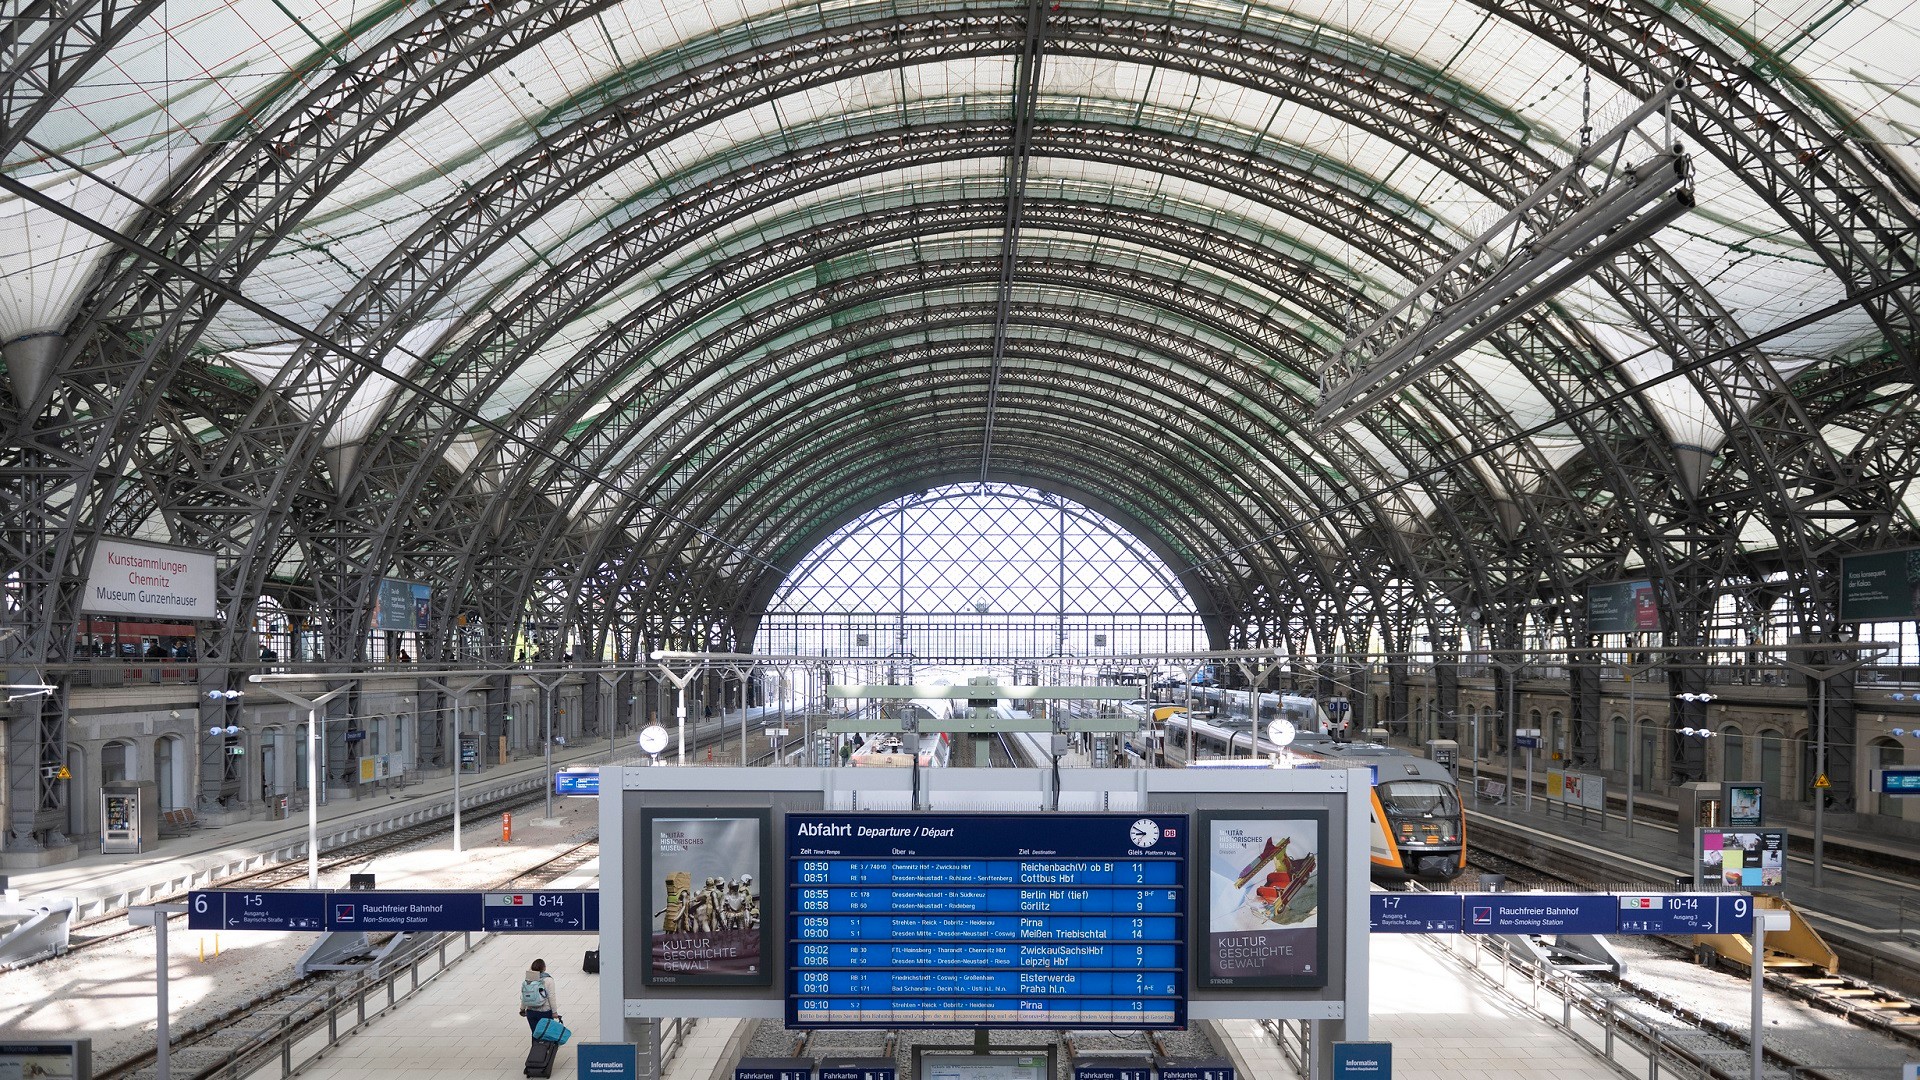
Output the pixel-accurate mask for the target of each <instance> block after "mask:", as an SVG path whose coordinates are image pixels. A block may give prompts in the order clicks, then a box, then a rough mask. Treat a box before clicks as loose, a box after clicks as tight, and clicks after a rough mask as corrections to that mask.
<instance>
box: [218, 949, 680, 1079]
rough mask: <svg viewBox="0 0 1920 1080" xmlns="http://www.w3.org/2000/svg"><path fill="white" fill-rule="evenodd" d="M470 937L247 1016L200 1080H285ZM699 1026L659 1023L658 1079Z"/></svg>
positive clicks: (417, 983) (400, 997) (405, 952)
mask: <svg viewBox="0 0 1920 1080" xmlns="http://www.w3.org/2000/svg"><path fill="white" fill-rule="evenodd" d="M474 938H475V935H474V934H472V933H457V934H423V935H420V938H419V943H418V944H417V945H413V944H409V945H408V946H406V947H404V948H402V949H401V950H400V951H399V952H397V953H396V954H394V955H393V956H391V957H389V958H387V960H386V961H385V962H383V963H380V964H378V965H373V966H370V967H368V969H367V970H365V971H362V972H358V973H355V974H354V975H353V976H352V977H350V978H349V979H345V980H341V981H337V982H334V983H330V984H328V985H327V986H325V987H324V988H323V989H317V990H316V991H315V992H314V994H313V995H312V996H311V997H309V998H308V999H307V1000H305V1001H300V1002H297V1003H296V1004H295V1006H294V1007H293V1008H291V1009H289V1010H288V1011H287V1012H286V1013H284V1014H282V1015H281V1016H279V1017H277V1018H272V1019H268V1018H263V1017H260V1016H258V1015H255V1016H253V1017H250V1018H249V1019H248V1020H247V1021H245V1023H246V1025H247V1026H249V1027H252V1026H254V1025H258V1024H261V1023H263V1022H264V1023H265V1024H266V1025H267V1026H266V1027H264V1028H261V1029H259V1030H256V1031H252V1032H251V1033H250V1034H249V1035H248V1036H247V1037H246V1038H245V1039H244V1041H241V1042H239V1043H237V1044H236V1045H235V1046H234V1047H233V1050H232V1054H231V1057H229V1059H228V1060H227V1062H226V1064H224V1065H222V1066H220V1067H219V1068H217V1069H214V1070H211V1071H209V1072H207V1073H205V1074H203V1076H204V1078H205V1080H240V1078H242V1077H251V1078H254V1080H265V1078H266V1077H268V1076H278V1077H279V1078H280V1080H286V1078H288V1077H291V1076H293V1075H294V1074H296V1073H298V1072H301V1071H303V1070H305V1069H306V1068H307V1067H308V1066H309V1065H312V1064H313V1063H314V1061H316V1060H317V1059H319V1058H321V1057H323V1056H325V1055H326V1054H327V1053H328V1052H329V1051H331V1050H333V1049H334V1047H336V1046H338V1045H339V1043H340V1040H341V1039H343V1038H346V1037H347V1036H350V1035H352V1034H354V1033H355V1032H357V1031H359V1030H360V1029H361V1028H363V1027H365V1026H366V1025H367V1023H368V1022H369V1021H371V1020H374V1019H376V1018H378V1017H379V1016H380V1015H382V1014H383V1013H386V1012H388V1011H389V1010H391V1009H393V1008H395V1007H396V1006H398V1005H399V1004H400V1003H401V1002H403V1001H405V1000H406V999H408V998H409V997H412V996H413V995H414V994H415V993H417V992H418V991H419V990H420V988H421V987H424V986H427V985H430V984H431V983H432V982H433V981H434V980H435V979H437V978H439V977H440V976H441V975H442V974H445V972H446V971H447V969H448V968H450V967H452V966H453V965H455V964H457V963H459V962H460V961H462V960H464V959H466V958H467V957H468V956H469V955H471V954H472V952H473V950H474V948H475V947H476V946H477V942H475V940H474ZM698 1024H699V1021H698V1020H697V1019H691V1018H688V1019H682V1018H678V1017H676V1018H674V1019H672V1020H665V1021H661V1023H660V1026H659V1032H660V1059H659V1060H660V1065H659V1073H658V1074H657V1075H665V1073H666V1070H667V1067H668V1066H669V1065H671V1064H672V1062H673V1059H674V1057H675V1056H677V1055H678V1054H679V1053H680V1051H681V1049H682V1048H684V1047H685V1045H686V1041H687V1037H688V1036H689V1035H690V1034H692V1032H693V1031H694V1029H695V1027H696V1026H697V1025H698ZM276 1059H277V1060H276ZM276 1065H277V1068H275V1066H276ZM269 1070H271V1071H269Z"/></svg>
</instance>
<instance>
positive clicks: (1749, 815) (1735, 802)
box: [1727, 784, 1766, 829]
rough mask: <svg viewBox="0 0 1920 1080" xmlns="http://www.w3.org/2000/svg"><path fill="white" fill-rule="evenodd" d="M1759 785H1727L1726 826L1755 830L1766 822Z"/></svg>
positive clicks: (1761, 788) (1762, 789)
mask: <svg viewBox="0 0 1920 1080" xmlns="http://www.w3.org/2000/svg"><path fill="white" fill-rule="evenodd" d="M1764 790H1765V788H1763V787H1762V786H1761V785H1759V784H1728V785H1727V824H1728V825H1731V826H1733V827H1734V828H1736V829H1752V828H1757V827H1759V825H1760V824H1761V823H1762V822H1764V821H1765V820H1766V817H1765V814H1764V811H1763V810H1762V803H1761V799H1762V796H1761V792H1762V791H1764Z"/></svg>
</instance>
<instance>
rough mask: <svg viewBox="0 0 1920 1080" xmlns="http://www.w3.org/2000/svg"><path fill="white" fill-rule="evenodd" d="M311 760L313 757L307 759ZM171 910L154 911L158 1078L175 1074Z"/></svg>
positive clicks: (166, 1079)
mask: <svg viewBox="0 0 1920 1080" xmlns="http://www.w3.org/2000/svg"><path fill="white" fill-rule="evenodd" d="M307 760H308V761H309V762H311V761H312V760H313V759H312V758H311V757H309V758H308V759H307ZM170 1008H171V1006H170V1005H168V1003H167V913H166V912H164V911H156V912H154V918H153V1075H154V1077H155V1080H171V1077H172V1076H173V1062H172V1056H173V1035H172V1033H171V1032H169V1031H168V1030H167V1013H168V1011H169V1010H170Z"/></svg>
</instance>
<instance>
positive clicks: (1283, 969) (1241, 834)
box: [1200, 811, 1327, 987]
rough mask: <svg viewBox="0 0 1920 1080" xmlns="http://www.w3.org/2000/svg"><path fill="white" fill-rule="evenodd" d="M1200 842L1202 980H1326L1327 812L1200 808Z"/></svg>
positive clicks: (1237, 983) (1255, 983)
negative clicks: (1204, 810) (1212, 811)
mask: <svg viewBox="0 0 1920 1080" xmlns="http://www.w3.org/2000/svg"><path fill="white" fill-rule="evenodd" d="M1200 843H1201V844H1202V845H1204V847H1203V849H1202V852H1201V856H1200V857H1201V858H1202V859H1203V860H1204V862H1203V864H1202V866H1203V870H1202V876H1201V881H1202V883H1203V884H1202V891H1203V892H1204V894H1205V895H1204V896H1203V897H1202V899H1201V903H1202V905H1203V909H1204V912H1205V914H1204V915H1203V918H1204V919H1205V922H1204V923H1203V924H1202V925H1201V928H1200V954H1201V955H1200V985H1202V986H1206V987H1311V986H1325V985H1327V965H1326V956H1327V920H1326V918H1325V917H1324V914H1323V913H1322V911H1321V904H1320V900H1321V896H1322V894H1323V892H1324V890H1323V889H1322V888H1321V883H1322V882H1323V881H1324V880H1325V870H1326V868H1325V867H1324V866H1323V865H1321V861H1320V860H1321V857H1322V854H1323V853H1324V852H1325V851H1326V850H1327V815H1326V814H1324V813H1321V812H1319V811H1296V812H1290V813H1271V812H1258V811H1233V812H1224V811H1223V812H1221V813H1216V814H1205V815H1202V816H1201V820H1200Z"/></svg>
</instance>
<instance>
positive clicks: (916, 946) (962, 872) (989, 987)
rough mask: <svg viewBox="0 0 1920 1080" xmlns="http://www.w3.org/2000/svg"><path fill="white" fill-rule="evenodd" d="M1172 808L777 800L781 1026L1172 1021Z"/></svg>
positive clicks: (1179, 840) (1176, 921)
mask: <svg viewBox="0 0 1920 1080" xmlns="http://www.w3.org/2000/svg"><path fill="white" fill-rule="evenodd" d="M1189 828H1190V826H1189V823H1188V821H1187V818H1186V815H1184V814H1144V815H1143V814H911V815H906V814H788V815H787V819H786V833H787V836H786V841H787V931H788V933H787V1023H788V1025H790V1026H793V1027H888V1028H892V1027H1122V1028H1179V1027H1185V1026H1186V1022H1187V976H1186V970H1187V956H1186V951H1187V864H1186V853H1187V841H1188V836H1189V835H1190V834H1189Z"/></svg>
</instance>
